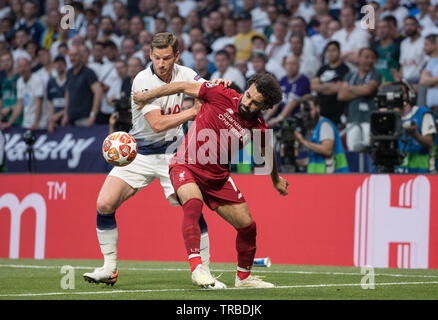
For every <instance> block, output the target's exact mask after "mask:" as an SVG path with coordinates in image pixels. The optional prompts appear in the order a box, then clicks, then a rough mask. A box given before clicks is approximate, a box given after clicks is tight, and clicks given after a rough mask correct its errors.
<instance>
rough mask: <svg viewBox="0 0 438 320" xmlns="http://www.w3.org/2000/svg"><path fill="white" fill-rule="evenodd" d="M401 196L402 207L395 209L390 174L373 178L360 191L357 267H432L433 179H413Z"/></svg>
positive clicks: (355, 232) (356, 228) (355, 251)
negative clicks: (430, 236) (431, 204)
mask: <svg viewBox="0 0 438 320" xmlns="http://www.w3.org/2000/svg"><path fill="white" fill-rule="evenodd" d="M398 194H399V201H398V206H391V181H390V177H389V175H372V176H370V177H369V178H366V179H365V181H364V182H363V184H362V186H360V187H359V188H357V190H356V209H355V224H354V264H355V266H366V265H371V266H373V267H379V268H388V267H389V268H428V257H429V221H430V183H429V180H428V179H427V178H426V177H425V176H418V177H416V178H415V179H411V180H409V181H408V182H406V183H403V184H402V185H401V187H400V188H399V190H398Z"/></svg>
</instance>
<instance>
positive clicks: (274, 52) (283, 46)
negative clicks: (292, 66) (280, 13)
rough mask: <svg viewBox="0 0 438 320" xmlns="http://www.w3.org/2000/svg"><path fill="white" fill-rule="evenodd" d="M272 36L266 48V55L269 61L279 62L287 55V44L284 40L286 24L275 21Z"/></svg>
mask: <svg viewBox="0 0 438 320" xmlns="http://www.w3.org/2000/svg"><path fill="white" fill-rule="evenodd" d="M272 34H273V35H274V36H273V37H272V39H274V40H273V41H271V42H270V43H269V45H268V47H267V48H266V53H267V54H268V57H269V59H273V60H276V61H281V59H283V57H284V56H286V55H287V54H288V50H289V49H290V48H289V43H288V41H287V40H286V36H287V23H286V22H283V21H277V22H276V23H275V24H274V26H273V33H272Z"/></svg>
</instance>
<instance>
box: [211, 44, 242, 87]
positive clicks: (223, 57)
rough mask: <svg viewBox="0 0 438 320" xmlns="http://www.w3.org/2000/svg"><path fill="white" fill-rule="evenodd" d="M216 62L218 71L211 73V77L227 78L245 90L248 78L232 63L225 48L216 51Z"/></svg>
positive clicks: (212, 78)
mask: <svg viewBox="0 0 438 320" xmlns="http://www.w3.org/2000/svg"><path fill="white" fill-rule="evenodd" d="M214 64H215V66H216V71H215V72H214V73H213V74H212V75H211V77H210V79H211V80H214V79H227V80H231V81H232V82H233V83H234V84H236V85H237V86H238V87H239V88H240V90H242V91H243V90H244V89H245V86H246V79H245V77H244V75H243V74H242V73H241V72H240V71H239V70H238V69H236V68H235V67H233V66H232V65H231V61H230V55H229V54H228V52H227V51H225V50H219V51H218V52H216V55H215V60H214Z"/></svg>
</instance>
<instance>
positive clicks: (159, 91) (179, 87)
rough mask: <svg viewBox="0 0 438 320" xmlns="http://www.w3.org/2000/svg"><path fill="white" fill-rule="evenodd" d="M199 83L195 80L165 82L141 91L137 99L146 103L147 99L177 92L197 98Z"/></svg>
mask: <svg viewBox="0 0 438 320" xmlns="http://www.w3.org/2000/svg"><path fill="white" fill-rule="evenodd" d="M201 85H202V84H201V83H197V82H182V81H177V82H171V83H168V84H165V85H164V86H161V87H158V88H155V89H151V90H148V91H146V92H143V93H141V95H140V96H139V101H140V102H143V103H146V102H147V101H148V100H151V99H157V98H161V97H164V96H170V95H173V94H177V93H184V94H186V95H189V96H192V97H195V98H197V97H198V95H199V89H200V88H201Z"/></svg>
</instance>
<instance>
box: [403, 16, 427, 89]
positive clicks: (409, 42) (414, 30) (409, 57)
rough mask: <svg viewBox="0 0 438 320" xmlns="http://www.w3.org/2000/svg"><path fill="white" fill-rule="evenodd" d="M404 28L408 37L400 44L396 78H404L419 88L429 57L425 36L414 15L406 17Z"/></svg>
mask: <svg viewBox="0 0 438 320" xmlns="http://www.w3.org/2000/svg"><path fill="white" fill-rule="evenodd" d="M404 29H405V35H406V39H404V40H403V41H402V42H401V45H400V72H399V75H398V79H396V80H400V79H404V80H406V81H407V82H409V83H410V84H411V85H413V86H414V88H415V89H416V90H418V82H419V80H420V73H421V70H422V69H423V67H424V65H425V64H426V59H427V57H426V54H425V53H424V38H423V37H422V36H421V34H420V26H419V24H418V21H417V19H415V18H414V17H407V18H406V19H405V26H404Z"/></svg>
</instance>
